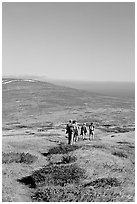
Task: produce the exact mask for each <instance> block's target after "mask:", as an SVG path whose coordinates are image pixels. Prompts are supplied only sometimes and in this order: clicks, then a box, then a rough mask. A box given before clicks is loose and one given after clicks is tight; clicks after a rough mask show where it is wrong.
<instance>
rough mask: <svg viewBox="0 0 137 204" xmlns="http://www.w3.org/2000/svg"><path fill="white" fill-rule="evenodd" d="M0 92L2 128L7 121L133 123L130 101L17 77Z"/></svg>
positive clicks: (32, 122)
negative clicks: (17, 79) (17, 78)
mask: <svg viewBox="0 0 137 204" xmlns="http://www.w3.org/2000/svg"><path fill="white" fill-rule="evenodd" d="M4 80H9V81H10V80H14V79H4ZM2 94H3V95H2V105H3V106H2V111H3V127H5V125H7V123H8V124H9V123H10V122H11V121H12V123H14V122H15V123H16V122H17V123H20V124H23V125H29V124H30V125H31V124H35V122H38V121H39V123H43V122H58V121H62V122H66V120H68V119H70V118H76V119H77V120H79V121H83V120H84V121H95V122H96V124H97V125H105V124H106V125H107V124H108V123H109V124H110V125H118V124H119V125H124V126H128V127H130V126H133V125H134V100H130V101H127V100H124V99H118V98H113V97H103V96H99V95H97V94H95V93H90V92H86V91H82V90H76V89H71V88H65V87H62V86H56V85H53V84H50V83H46V82H40V81H34V82H29V81H21V80H19V81H13V82H11V83H7V84H3V87H2ZM57 112H58V114H56V113H57Z"/></svg>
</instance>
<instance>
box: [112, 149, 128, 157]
mask: <svg viewBox="0 0 137 204" xmlns="http://www.w3.org/2000/svg"><path fill="white" fill-rule="evenodd" d="M112 155H115V156H118V157H124V158H128V156H127V154H125V153H124V152H122V151H114V152H112Z"/></svg>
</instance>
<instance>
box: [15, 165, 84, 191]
mask: <svg viewBox="0 0 137 204" xmlns="http://www.w3.org/2000/svg"><path fill="white" fill-rule="evenodd" d="M84 177H85V171H84V170H83V169H81V168H80V167H79V166H78V165H76V164H70V165H57V164H49V165H47V166H45V167H43V168H41V169H39V170H37V171H34V172H33V173H32V175H31V176H27V177H23V178H22V179H19V180H18V181H19V182H22V183H24V184H26V185H29V187H32V188H35V187H37V186H39V185H55V186H56V185H59V186H65V185H67V184H71V183H79V181H80V179H82V178H84Z"/></svg>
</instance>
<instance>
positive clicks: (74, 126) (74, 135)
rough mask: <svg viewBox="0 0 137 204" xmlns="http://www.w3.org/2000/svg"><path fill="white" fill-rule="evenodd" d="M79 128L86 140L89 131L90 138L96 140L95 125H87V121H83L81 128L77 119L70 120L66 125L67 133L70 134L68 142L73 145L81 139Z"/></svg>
mask: <svg viewBox="0 0 137 204" xmlns="http://www.w3.org/2000/svg"><path fill="white" fill-rule="evenodd" d="M79 130H80V135H81V136H82V139H83V140H84V139H85V137H86V135H87V133H88V135H89V140H91V138H92V140H94V125H93V123H90V124H89V126H88V127H87V125H86V123H83V124H82V126H81V128H80V127H79V126H78V123H77V121H76V120H73V121H72V120H69V122H68V123H67V126H66V134H68V144H70V145H72V144H73V143H75V142H77V141H78V140H79Z"/></svg>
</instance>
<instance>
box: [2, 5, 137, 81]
mask: <svg viewBox="0 0 137 204" xmlns="http://www.w3.org/2000/svg"><path fill="white" fill-rule="evenodd" d="M2 75H3V76H8V75H36V76H43V77H47V78H52V79H61V80H68V81H69V80H76V81H77V80H80V81H127V82H132V81H135V3H134V2H130V3H129V2H122V3H120V2H114V3H113V2H110V3H108V2H107V3H105V2H102V3H99V2H96V3H93V2H88V3H86V2H81V3H80V2H76V3H72V2H61V3H59V2H54V3H51V2H42V3H38V2H31V3H25V2H23V3H21V2H20V3H19V2H3V3H2Z"/></svg>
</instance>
